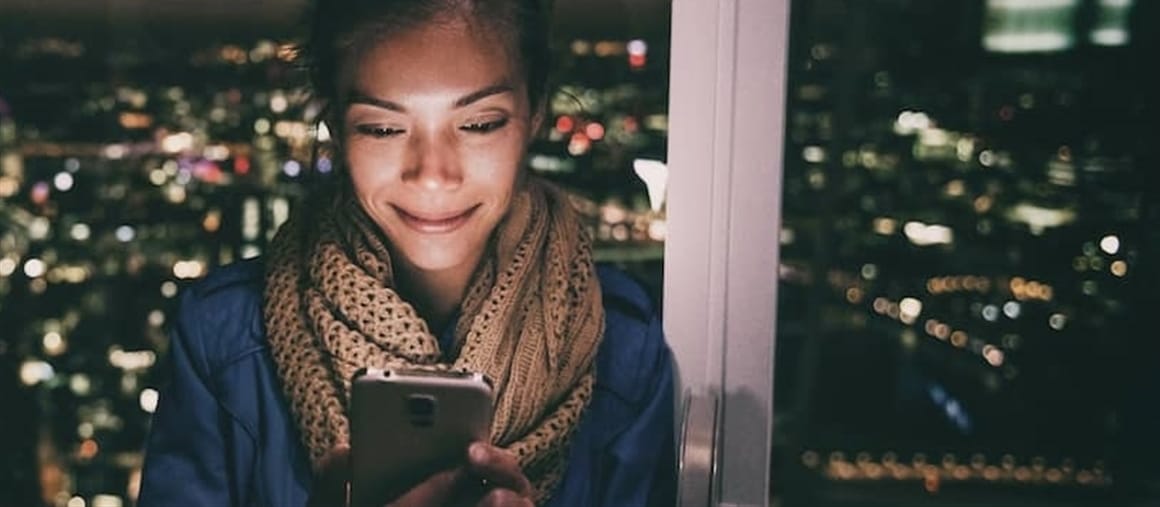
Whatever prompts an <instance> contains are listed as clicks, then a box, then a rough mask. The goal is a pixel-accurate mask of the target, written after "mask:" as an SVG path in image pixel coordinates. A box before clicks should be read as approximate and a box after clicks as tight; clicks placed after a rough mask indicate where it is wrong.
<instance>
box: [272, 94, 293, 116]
mask: <svg viewBox="0 0 1160 507" xmlns="http://www.w3.org/2000/svg"><path fill="white" fill-rule="evenodd" d="M289 105H290V102H289V101H288V100H286V95H284V94H282V93H281V92H275V93H274V96H273V97H270V110H271V111H273V112H275V113H279V114H281V113H284V112H286V108H287V107H288V106H289Z"/></svg>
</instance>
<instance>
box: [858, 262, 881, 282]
mask: <svg viewBox="0 0 1160 507" xmlns="http://www.w3.org/2000/svg"><path fill="white" fill-rule="evenodd" d="M859 274H861V275H862V278H865V279H867V280H873V279H875V278H877V277H878V266H877V265H875V264H863V265H862V269H861V270H860V272H859Z"/></svg>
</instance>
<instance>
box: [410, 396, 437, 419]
mask: <svg viewBox="0 0 1160 507" xmlns="http://www.w3.org/2000/svg"><path fill="white" fill-rule="evenodd" d="M407 413H408V414H409V415H410V419H411V424H413V425H415V426H420V427H428V426H431V424H432V423H433V422H434V421H435V397H434V396H428V395H424V394H413V395H411V396H408V397H407Z"/></svg>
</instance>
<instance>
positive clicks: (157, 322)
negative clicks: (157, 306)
mask: <svg viewBox="0 0 1160 507" xmlns="http://www.w3.org/2000/svg"><path fill="white" fill-rule="evenodd" d="M148 320H149V325H150V326H153V327H161V325H162V324H165V312H162V311H161V310H153V311H151V312H149V319H148Z"/></svg>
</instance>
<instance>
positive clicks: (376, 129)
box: [355, 125, 406, 138]
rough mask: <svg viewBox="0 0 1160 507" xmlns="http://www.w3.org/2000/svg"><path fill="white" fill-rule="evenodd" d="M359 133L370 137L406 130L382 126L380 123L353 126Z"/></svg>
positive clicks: (397, 133)
mask: <svg viewBox="0 0 1160 507" xmlns="http://www.w3.org/2000/svg"><path fill="white" fill-rule="evenodd" d="M355 130H357V131H358V133H359V134H361V135H364V136H370V137H378V138H383V137H393V136H397V135H399V134H402V133H404V132H406V131H405V130H403V129H397V128H393V127H384V126H381V125H359V126H357V127H355Z"/></svg>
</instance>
